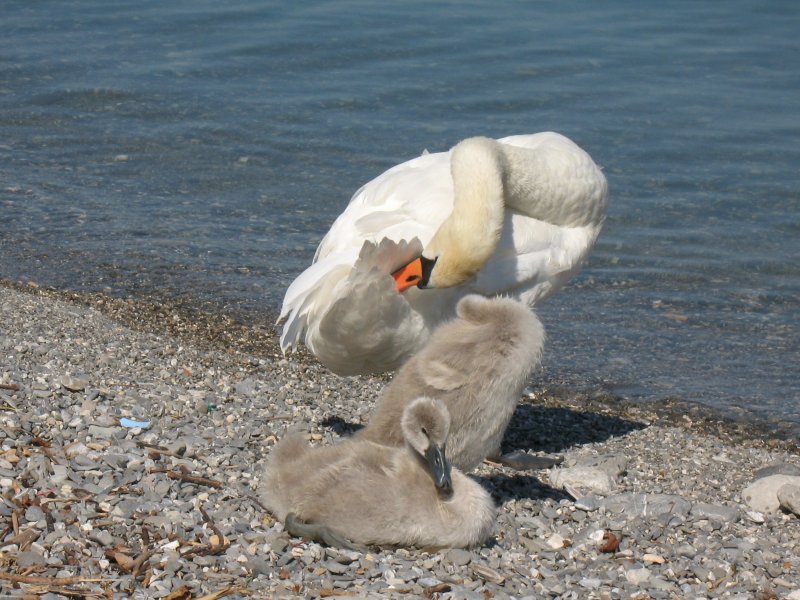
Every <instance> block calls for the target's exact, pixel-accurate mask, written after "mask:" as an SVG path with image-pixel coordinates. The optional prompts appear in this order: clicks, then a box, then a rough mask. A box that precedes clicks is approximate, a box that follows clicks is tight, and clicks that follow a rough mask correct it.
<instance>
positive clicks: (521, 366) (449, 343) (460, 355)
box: [354, 295, 558, 472]
mask: <svg viewBox="0 0 800 600" xmlns="http://www.w3.org/2000/svg"><path fill="white" fill-rule="evenodd" d="M456 314H457V317H456V318H455V319H453V320H451V321H449V322H447V323H445V324H443V325H441V326H440V327H439V328H438V329H436V331H434V333H433V335H432V336H431V338H430V340H428V342H427V344H426V345H425V347H424V348H423V349H422V350H421V351H420V352H419V353H417V354H416V355H415V356H413V357H412V358H411V359H410V360H409V361H408V362H406V363H405V365H403V367H402V368H401V369H400V370H399V371H398V372H397V374H396V375H395V377H394V380H393V381H392V382H391V384H389V386H388V388H387V389H386V391H385V392H384V394H383V396H382V397H381V399H380V400H379V401H378V405H377V407H376V409H375V412H374V413H373V415H372V417H371V418H370V421H369V423H368V424H367V426H366V427H365V428H364V429H362V430H361V431H359V432H358V433H356V434H355V436H354V437H356V438H357V439H361V440H371V441H373V442H377V443H380V444H387V445H393V446H398V445H401V444H403V432H402V428H401V426H400V420H401V419H400V417H401V415H402V414H403V411H404V410H405V407H406V406H407V405H408V404H409V402H412V401H413V400H414V399H415V398H417V397H419V396H430V397H433V398H437V399H440V400H442V401H443V402H444V403H445V405H447V409H448V411H449V413H450V437H449V438H448V441H447V455H448V458H449V460H450V462H451V463H452V465H453V466H455V467H457V468H459V469H461V470H462V471H465V472H466V471H469V470H471V469H473V468H474V467H475V466H477V465H478V464H479V463H480V462H481V461H482V460H483V459H485V458H487V457H492V458H493V459H495V460H499V462H501V463H503V464H506V465H508V466H510V467H513V468H516V469H520V470H521V469H533V468H544V467H549V466H552V465H553V464H555V463H556V462H558V461H557V460H554V459H551V458H542V457H536V456H532V455H529V454H526V453H524V452H514V453H512V454H510V455H508V456H507V457H502V456H500V444H501V442H502V441H503V434H504V433H505V430H506V427H507V426H508V423H509V421H510V420H511V416H512V415H513V414H514V409H515V408H516V406H517V403H518V402H519V399H520V396H521V394H522V389H523V387H524V386H525V383H526V382H527V381H528V378H529V376H530V374H531V372H532V371H533V369H534V368H535V367H536V366H538V365H539V362H540V360H541V355H542V348H543V346H544V337H545V336H544V328H543V327H542V324H541V322H540V321H539V319H538V318H537V317H536V315H535V314H534V313H533V311H532V310H531V309H529V308H528V307H527V306H525V305H524V304H522V303H520V302H518V301H516V300H512V299H510V298H485V297H483V296H477V295H471V296H466V297H465V298H463V299H462V300H461V301H460V302H459V303H458V305H457V307H456ZM496 457H499V458H496Z"/></svg>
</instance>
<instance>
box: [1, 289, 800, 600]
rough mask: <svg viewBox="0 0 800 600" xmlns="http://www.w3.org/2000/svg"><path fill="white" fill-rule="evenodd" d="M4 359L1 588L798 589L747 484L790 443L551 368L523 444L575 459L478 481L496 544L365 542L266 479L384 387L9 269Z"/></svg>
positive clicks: (243, 328)
mask: <svg viewBox="0 0 800 600" xmlns="http://www.w3.org/2000/svg"><path fill="white" fill-rule="evenodd" d="M0 356H2V360H0V565H2V566H1V567H0V586H2V589H1V590H0V592H1V593H2V594H3V595H8V596H10V597H17V596H19V597H22V596H23V595H30V594H41V595H42V596H44V597H48V598H67V597H75V596H79V595H83V596H85V597H97V598H99V597H101V596H104V597H118V598H122V597H129V596H131V597H135V598H169V599H170V600H177V599H179V598H189V597H194V596H202V595H205V594H215V595H216V596H215V597H221V596H222V595H230V596H234V597H236V596H238V597H243V596H246V595H257V596H261V597H293V596H294V597H311V598H316V597H328V596H335V595H349V596H357V597H366V598H370V597H372V598H387V597H398V598H399V597H403V598H414V597H420V598H458V599H461V598H479V599H485V598H510V597H514V598H525V597H528V598H543V597H551V598H602V599H613V598H712V597H713V598H717V597H719V598H762V599H767V598H800V578H798V576H797V574H798V572H800V518H798V516H797V515H795V514H794V513H793V512H791V510H787V509H786V508H785V507H778V508H777V509H775V510H772V508H773V506H772V505H766V506H764V507H762V508H763V510H761V509H759V510H756V509H754V508H753V507H751V506H749V505H748V504H747V502H746V500H745V498H744V497H743V491H744V490H745V489H746V488H747V487H748V486H750V485H751V484H753V483H754V482H755V481H756V480H757V479H759V478H761V479H764V478H765V477H769V476H774V475H783V476H789V477H792V476H796V474H797V473H798V472H800V471H799V470H800V454H798V451H797V446H796V445H795V444H796V441H797V440H796V439H792V438H791V436H786V435H781V436H778V437H777V438H773V437H771V436H768V435H764V431H763V430H756V429H754V428H749V427H748V426H747V424H746V423H741V422H738V423H737V422H728V421H725V420H724V419H721V418H719V417H718V416H715V415H713V414H705V413H703V414H701V412H700V411H696V410H687V409H686V408H685V407H681V408H680V410H670V409H669V406H668V405H669V403H664V404H662V405H660V406H658V407H649V406H643V405H636V404H633V403H626V402H624V401H621V400H619V399H612V398H604V397H600V396H586V395H585V394H584V395H580V394H577V393H571V394H568V393H565V392H564V391H563V390H556V391H553V390H546V389H541V388H538V387H536V385H535V382H534V384H533V385H532V387H531V388H530V389H529V390H527V391H526V394H525V396H524V397H523V398H522V399H521V404H520V406H519V408H518V410H517V412H516V414H515V417H514V420H513V421H512V424H511V427H510V429H509V431H508V435H507V436H506V445H507V446H508V449H511V448H518V449H522V450H525V451H528V452H533V453H543V454H550V455H559V456H561V457H563V459H564V462H563V464H562V465H560V466H559V467H556V468H554V469H553V470H552V471H547V470H543V471H537V472H524V473H517V472H513V471H510V470H507V469H505V468H502V467H498V466H496V465H489V464H486V465H483V466H481V467H480V468H479V469H477V470H476V471H475V472H474V473H473V476H474V477H475V478H476V479H477V480H478V481H479V482H480V483H481V484H482V485H484V486H485V487H486V488H487V489H488V490H489V491H490V492H491V493H492V495H493V497H494V498H495V499H496V501H497V503H498V506H499V511H498V518H497V524H496V528H495V536H494V540H493V541H492V542H491V543H490V544H488V545H487V546H485V547H482V548H476V549H472V550H461V549H449V550H448V549H445V550H442V551H439V552H432V551H425V550H419V549H413V548H409V549H406V548H398V549H377V548H376V549H374V550H373V551H370V552H365V553H360V552H353V551H348V550H339V549H335V548H326V547H323V546H321V545H319V544H317V543H313V542H308V541H304V540H300V539H295V538H290V537H289V536H288V535H287V534H286V533H285V532H284V531H283V527H282V525H281V524H280V523H278V522H276V521H275V520H274V518H273V517H272V516H271V515H269V514H268V513H267V512H266V511H265V510H264V509H263V507H261V506H260V504H259V502H258V500H257V498H256V496H255V495H254V490H255V489H256V487H257V485H258V481H259V477H260V474H261V470H262V468H263V464H264V461H265V458H266V456H267V455H268V453H269V452H270V449H271V448H272V447H273V446H274V444H275V443H276V441H277V440H278V439H280V438H281V437H282V436H283V435H284V434H285V433H286V432H287V431H288V430H292V431H298V430H299V431H304V432H305V434H306V436H307V437H308V439H309V441H310V443H313V444H317V445H319V444H330V443H335V442H336V441H337V440H338V439H340V438H341V437H342V436H343V435H347V434H349V433H351V432H352V431H354V430H355V429H357V428H358V427H359V426H360V425H361V424H363V423H364V422H366V420H367V419H368V418H369V413H370V410H371V408H372V406H373V405H374V402H375V400H376V398H377V397H378V396H379V395H380V393H381V391H382V389H383V387H384V386H385V379H384V378H382V377H358V378H356V377H348V378H342V377H336V376H334V375H332V374H330V373H329V372H327V371H326V370H325V369H324V368H322V367H321V366H319V365H318V364H317V363H316V362H315V361H313V360H312V359H310V358H309V357H308V356H305V355H302V354H301V355H294V356H291V357H289V358H284V357H283V356H282V355H281V354H280V353H279V352H278V351H277V349H276V345H275V334H274V332H272V331H271V330H270V329H269V328H267V327H265V326H263V325H253V324H250V325H246V324H245V325H243V324H239V323H235V322H234V321H232V320H231V319H229V318H228V317H224V316H220V315H208V314H205V313H202V312H200V311H196V312H192V311H187V310H183V309H182V308H181V307H180V306H177V305H169V304H166V303H157V302H153V303H147V302H137V301H126V300H118V299H112V298H105V297H99V296H83V297H76V296H73V295H70V294H65V293H58V292H53V291H48V290H40V289H36V288H33V287H31V288H25V287H22V286H19V285H12V284H9V283H6V284H4V285H3V286H2V287H0ZM665 406H667V408H665ZM582 472H583V473H587V474H588V475H590V476H598V475H601V476H602V480H603V485H596V484H593V483H592V482H591V481H588V480H586V481H582V480H581V479H580V474H581V473H582ZM565 473H567V474H568V475H569V476H568V477H567V476H565V475H564V474H565ZM765 474H766V475H765ZM788 492H792V493H794V490H792V489H787V490H784V495H787V494H788ZM775 493H777V491H776V492H775Z"/></svg>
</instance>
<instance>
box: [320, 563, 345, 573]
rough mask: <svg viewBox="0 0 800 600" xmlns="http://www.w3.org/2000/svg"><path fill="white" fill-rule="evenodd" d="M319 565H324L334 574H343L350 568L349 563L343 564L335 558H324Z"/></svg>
mask: <svg viewBox="0 0 800 600" xmlns="http://www.w3.org/2000/svg"><path fill="white" fill-rule="evenodd" d="M320 566H322V567H325V568H326V569H328V571H330V572H331V573H333V574H334V575H344V574H345V573H347V572H348V571H349V570H350V566H349V565H343V564H342V563H340V562H338V561H335V560H326V561H324V562H322V563H320Z"/></svg>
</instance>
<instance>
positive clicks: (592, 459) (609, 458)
mask: <svg viewBox="0 0 800 600" xmlns="http://www.w3.org/2000/svg"><path fill="white" fill-rule="evenodd" d="M574 466H576V467H593V468H596V469H600V470H601V471H605V472H606V473H608V475H609V477H611V478H616V477H619V476H620V475H622V474H623V473H625V471H626V470H627V468H628V458H627V457H626V456H625V455H623V454H604V455H602V456H584V457H582V458H579V459H578V460H577V461H576V462H575V465H574Z"/></svg>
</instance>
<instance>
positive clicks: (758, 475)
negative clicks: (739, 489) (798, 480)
mask: <svg viewBox="0 0 800 600" xmlns="http://www.w3.org/2000/svg"><path fill="white" fill-rule="evenodd" d="M771 475H790V476H793V477H800V466H797V465H795V464H792V463H775V464H773V465H769V466H767V467H762V468H760V469H759V470H758V471H756V472H755V473H754V474H753V480H754V481H755V480H756V479H763V478H764V477H769V476H771Z"/></svg>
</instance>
